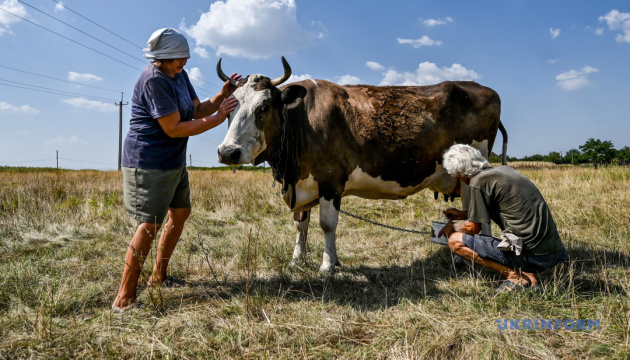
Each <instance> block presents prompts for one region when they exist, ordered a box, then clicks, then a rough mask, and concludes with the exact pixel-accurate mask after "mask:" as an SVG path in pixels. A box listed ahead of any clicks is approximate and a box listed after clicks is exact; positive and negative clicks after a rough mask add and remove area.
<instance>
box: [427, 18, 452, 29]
mask: <svg viewBox="0 0 630 360" xmlns="http://www.w3.org/2000/svg"><path fill="white" fill-rule="evenodd" d="M452 22H453V18H452V17H450V16H448V17H446V18H444V19H426V20H424V21H423V23H424V25H426V26H429V27H432V26H438V25H446V24H448V23H452Z"/></svg>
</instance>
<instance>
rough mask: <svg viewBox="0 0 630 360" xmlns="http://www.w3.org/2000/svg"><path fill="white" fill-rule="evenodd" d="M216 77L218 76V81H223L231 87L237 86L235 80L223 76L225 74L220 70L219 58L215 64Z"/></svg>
mask: <svg viewBox="0 0 630 360" xmlns="http://www.w3.org/2000/svg"><path fill="white" fill-rule="evenodd" d="M217 75H219V79H221V80H223V81H229V82H230V83H231V84H232V85H234V86H238V81H236V80H234V79H232V78H230V77H229V76H227V75H225V73H224V72H223V70H222V69H221V58H219V62H217Z"/></svg>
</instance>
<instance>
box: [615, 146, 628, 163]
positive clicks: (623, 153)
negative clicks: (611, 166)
mask: <svg viewBox="0 0 630 360" xmlns="http://www.w3.org/2000/svg"><path fill="white" fill-rule="evenodd" d="M617 160H618V161H619V164H620V165H629V164H630V147H628V146H624V147H622V148H621V149H619V150H618V151H617Z"/></svg>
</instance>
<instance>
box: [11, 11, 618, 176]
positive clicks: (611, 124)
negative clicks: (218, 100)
mask: <svg viewBox="0 0 630 360" xmlns="http://www.w3.org/2000/svg"><path fill="white" fill-rule="evenodd" d="M165 27H171V28H175V29H178V30H180V31H182V33H184V34H185V35H186V37H187V38H188V41H189V44H190V48H191V50H192V52H191V58H190V60H189V61H188V64H187V65H186V70H187V71H188V73H189V74H190V75H191V79H192V82H193V84H194V86H195V88H196V90H197V92H198V95H199V96H200V98H201V99H202V100H204V99H207V98H210V97H212V96H213V95H214V94H216V93H217V92H218V91H219V89H220V86H221V81H219V79H218V77H217V75H216V71H215V67H216V63H217V61H218V59H219V58H222V59H223V60H222V65H223V70H224V71H225V73H227V74H231V73H233V72H238V73H241V74H244V75H248V74H253V73H260V74H265V75H267V76H269V77H271V78H275V77H278V76H280V75H281V74H282V64H281V61H280V57H281V56H285V57H286V58H287V60H288V61H289V63H290V64H291V67H292V69H293V75H292V77H291V79H290V81H298V80H302V79H326V80H330V81H333V82H336V83H338V84H371V85H428V84H435V83H438V82H441V81H445V80H473V81H476V82H478V83H480V84H482V85H485V86H488V87H490V88H492V89H494V90H495V91H496V92H497V93H498V94H499V96H500V97H501V101H502V109H501V110H502V112H501V118H502V121H503V123H504V125H505V127H506V129H507V131H508V135H509V144H508V155H509V156H515V157H523V156H526V155H533V154H548V153H549V152H551V151H559V152H566V151H567V150H570V149H575V148H578V146H579V145H582V144H584V143H585V142H586V140H587V139H588V138H596V139H601V140H609V141H612V143H613V145H614V146H615V147H616V148H617V149H620V148H622V147H624V146H630V65H629V64H630V61H629V59H630V2H629V1H627V0H624V1H616V0H611V1H608V0H606V1H591V0H589V1H584V0H558V1H553V2H549V1H543V0H479V1H464V0H457V1H441V0H431V1H424V0H411V1H407V0H403V1H383V0H343V1H340V0H317V1H313V0H311V1H307V0H223V1H209V0H205V1H202V0H187V1H180V2H176V1H166V0H150V1H149V0H133V1H120V0H108V1H99V0H91V1H80V0H65V1H60V0H0V166H37V167H40V166H42V167H55V166H57V161H58V163H59V167H61V168H68V169H85V168H89V169H99V170H116V168H117V163H118V145H119V111H120V106H118V105H117V104H119V103H120V102H121V97H122V103H123V104H124V105H123V106H122V127H123V137H124V136H125V134H126V133H127V130H128V123H129V117H130V100H131V96H132V93H133V86H134V84H135V82H136V80H137V78H138V76H139V74H140V72H141V71H142V69H144V68H145V67H146V66H147V64H148V63H149V60H146V59H145V58H144V55H143V54H144V53H143V52H142V48H144V47H146V42H147V40H148V39H149V36H150V35H151V34H152V33H153V32H154V31H155V30H157V29H160V28H165ZM226 132H227V124H226V123H224V124H222V125H220V126H218V127H216V128H214V129H211V130H210V131H208V132H206V133H204V134H201V135H198V136H194V137H191V138H190V140H189V143H188V160H189V165H190V162H192V165H193V166H218V165H220V164H219V163H218V162H217V160H216V151H217V147H218V145H219V144H220V143H221V142H222V140H223V138H224V136H225V134H226ZM427 141H430V139H427ZM501 141H502V140H501V135H498V136H497V141H496V143H495V146H494V151H495V152H497V153H500V147H501V145H500V144H501ZM57 159H58V160H57Z"/></svg>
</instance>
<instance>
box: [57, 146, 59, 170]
mask: <svg viewBox="0 0 630 360" xmlns="http://www.w3.org/2000/svg"><path fill="white" fill-rule="evenodd" d="M57 170H59V150H57Z"/></svg>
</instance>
